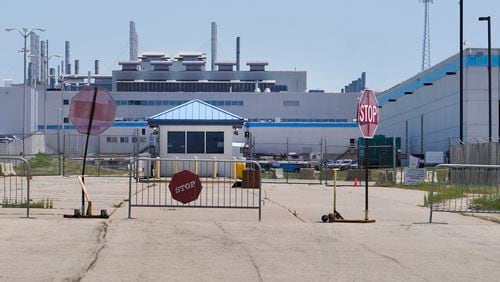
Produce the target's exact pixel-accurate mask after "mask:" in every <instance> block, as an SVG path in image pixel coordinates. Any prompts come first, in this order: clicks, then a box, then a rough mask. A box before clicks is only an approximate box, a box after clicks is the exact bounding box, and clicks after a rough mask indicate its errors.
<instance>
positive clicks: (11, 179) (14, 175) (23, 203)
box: [0, 156, 31, 218]
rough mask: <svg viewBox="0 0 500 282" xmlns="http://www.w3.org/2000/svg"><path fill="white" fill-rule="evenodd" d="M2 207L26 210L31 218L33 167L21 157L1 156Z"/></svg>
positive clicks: (0, 188)
mask: <svg viewBox="0 0 500 282" xmlns="http://www.w3.org/2000/svg"><path fill="white" fill-rule="evenodd" d="M0 177H1V180H0V197H1V199H2V200H1V202H0V205H1V206H2V207H3V208H24V207H26V217H27V218H29V217H30V181H31V167H30V165H29V163H28V161H27V160H26V159H24V158H21V157H8V156H0Z"/></svg>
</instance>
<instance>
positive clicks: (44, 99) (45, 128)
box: [43, 52, 61, 134]
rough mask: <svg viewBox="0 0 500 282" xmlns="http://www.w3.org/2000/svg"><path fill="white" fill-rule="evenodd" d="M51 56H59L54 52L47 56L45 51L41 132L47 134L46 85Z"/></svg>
mask: <svg viewBox="0 0 500 282" xmlns="http://www.w3.org/2000/svg"><path fill="white" fill-rule="evenodd" d="M52 58H61V56H60V55H56V54H54V55H50V56H48V52H47V56H45V58H44V62H45V68H46V71H45V77H44V81H45V82H44V88H43V134H47V85H48V82H49V62H50V59H52Z"/></svg>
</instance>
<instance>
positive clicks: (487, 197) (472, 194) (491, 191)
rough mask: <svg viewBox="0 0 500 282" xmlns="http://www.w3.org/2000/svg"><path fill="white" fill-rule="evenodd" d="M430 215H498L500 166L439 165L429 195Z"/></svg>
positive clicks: (499, 208)
mask: <svg viewBox="0 0 500 282" xmlns="http://www.w3.org/2000/svg"><path fill="white" fill-rule="evenodd" d="M428 201H429V209H430V214H429V222H430V223H432V215H433V212H471V213H500V165H470V164H440V165H437V166H436V167H434V169H433V170H432V188H431V192H430V194H429V196H428Z"/></svg>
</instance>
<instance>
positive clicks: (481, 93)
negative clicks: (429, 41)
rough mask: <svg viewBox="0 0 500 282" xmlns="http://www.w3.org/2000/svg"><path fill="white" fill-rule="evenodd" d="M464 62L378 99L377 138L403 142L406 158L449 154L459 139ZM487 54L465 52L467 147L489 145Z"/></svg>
mask: <svg viewBox="0 0 500 282" xmlns="http://www.w3.org/2000/svg"><path fill="white" fill-rule="evenodd" d="M459 65H460V56H459V55H458V54H457V55H454V56H452V57H450V58H448V59H446V60H444V61H443V62H441V63H439V64H436V65H435V66H433V67H432V68H429V69H427V70H425V71H423V72H421V73H419V74H417V75H415V76H413V77H411V78H409V79H408V80H406V81H403V82H401V83H399V84H398V85H396V86H394V87H392V88H390V89H388V90H386V91H384V92H382V93H380V94H379V95H378V100H379V104H380V106H381V107H382V108H381V109H380V123H379V127H378V133H380V134H385V135H387V136H397V137H401V143H402V144H401V145H402V153H406V154H425V152H429V151H441V152H444V153H446V152H447V151H448V150H449V146H450V144H451V145H453V144H457V143H458V142H459V139H460V89H459V85H460V84H459V81H460V68H459ZM487 66H488V50H487V49H466V50H464V84H463V87H464V88H463V89H464V90H463V93H464V94H463V140H462V141H463V143H484V142H488V139H489V136H488V129H489V122H488V120H489V118H488V116H489V115H488V102H489V99H488V70H487ZM499 67H500V49H493V50H492V98H491V100H492V101H491V102H492V103H491V104H492V108H491V110H492V139H493V140H492V141H494V142H498V140H499V132H500V128H499V104H500V95H499V85H500V72H499Z"/></svg>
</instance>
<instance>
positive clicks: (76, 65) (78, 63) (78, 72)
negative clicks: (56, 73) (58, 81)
mask: <svg viewBox="0 0 500 282" xmlns="http://www.w3.org/2000/svg"><path fill="white" fill-rule="evenodd" d="M75 74H80V60H75Z"/></svg>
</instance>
